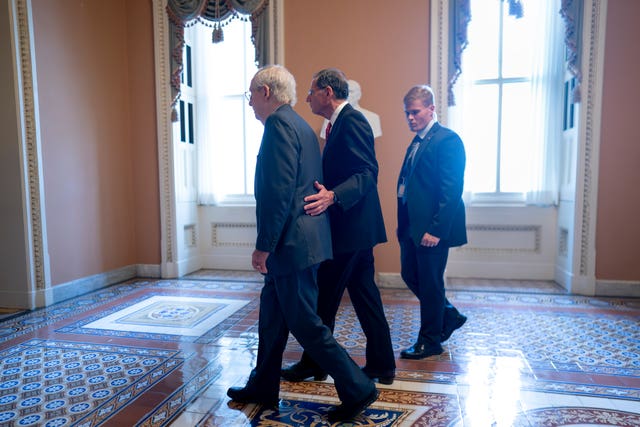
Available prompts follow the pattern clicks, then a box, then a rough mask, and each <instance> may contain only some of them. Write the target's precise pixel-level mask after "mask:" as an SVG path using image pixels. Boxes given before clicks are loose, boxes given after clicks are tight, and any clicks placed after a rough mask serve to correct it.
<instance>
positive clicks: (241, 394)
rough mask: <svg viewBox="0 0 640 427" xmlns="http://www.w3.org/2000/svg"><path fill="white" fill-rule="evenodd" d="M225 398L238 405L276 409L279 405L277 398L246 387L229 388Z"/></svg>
mask: <svg viewBox="0 0 640 427" xmlns="http://www.w3.org/2000/svg"><path fill="white" fill-rule="evenodd" d="M227 396H229V397H230V398H231V400H233V401H234V402H238V403H259V404H260V405H262V406H268V407H270V408H276V407H278V406H279V405H280V399H278V396H276V397H269V396H265V395H262V394H260V393H256V392H254V391H252V390H249V389H248V388H247V387H230V388H229V390H227Z"/></svg>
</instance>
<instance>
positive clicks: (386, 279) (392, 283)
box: [376, 273, 407, 289]
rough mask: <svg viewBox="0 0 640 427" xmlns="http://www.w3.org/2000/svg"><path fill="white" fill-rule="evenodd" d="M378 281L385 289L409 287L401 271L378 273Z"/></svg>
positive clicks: (380, 286)
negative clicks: (401, 275)
mask: <svg viewBox="0 0 640 427" xmlns="http://www.w3.org/2000/svg"><path fill="white" fill-rule="evenodd" d="M376 283H377V284H378V287H379V288H384V289H407V285H406V284H405V283H404V280H402V277H400V273H377V274H376Z"/></svg>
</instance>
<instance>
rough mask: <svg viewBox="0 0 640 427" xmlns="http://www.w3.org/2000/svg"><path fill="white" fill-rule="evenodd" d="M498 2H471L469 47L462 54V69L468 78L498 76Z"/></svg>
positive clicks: (474, 0) (468, 30)
mask: <svg viewBox="0 0 640 427" xmlns="http://www.w3.org/2000/svg"><path fill="white" fill-rule="evenodd" d="M500 3H501V2H500V1H493V2H487V0H473V1H472V2H471V10H472V11H473V12H472V18H471V22H469V27H468V29H467V38H468V40H469V45H468V46H467V49H465V51H464V54H463V58H462V61H463V69H464V70H465V72H470V73H472V76H470V78H472V79H474V80H476V79H490V78H496V77H497V76H498V36H499V29H500V26H499V15H498V10H499V7H500Z"/></svg>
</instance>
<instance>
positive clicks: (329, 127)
mask: <svg viewBox="0 0 640 427" xmlns="http://www.w3.org/2000/svg"><path fill="white" fill-rule="evenodd" d="M329 133H331V122H329V123H327V130H325V131H324V139H329Z"/></svg>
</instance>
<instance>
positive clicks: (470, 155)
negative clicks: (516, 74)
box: [461, 85, 498, 192]
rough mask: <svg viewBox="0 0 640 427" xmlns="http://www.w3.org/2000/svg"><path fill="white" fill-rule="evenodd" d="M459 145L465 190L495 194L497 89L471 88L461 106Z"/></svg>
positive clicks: (492, 87)
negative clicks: (464, 159)
mask: <svg viewBox="0 0 640 427" xmlns="http://www.w3.org/2000/svg"><path fill="white" fill-rule="evenodd" d="M464 120H465V122H464V131H462V132H461V136H462V141H463V142H464V145H465V150H466V153H467V167H466V173H465V190H467V191H473V192H494V191H496V170H497V167H498V165H497V158H498V154H497V149H498V134H497V129H498V86H497V85H479V86H473V87H472V88H471V96H469V97H468V98H466V100H465V106H464Z"/></svg>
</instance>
